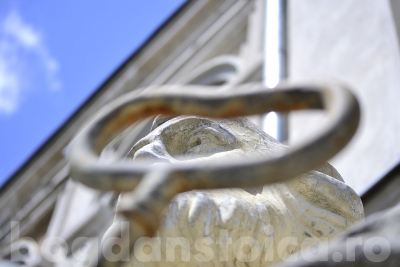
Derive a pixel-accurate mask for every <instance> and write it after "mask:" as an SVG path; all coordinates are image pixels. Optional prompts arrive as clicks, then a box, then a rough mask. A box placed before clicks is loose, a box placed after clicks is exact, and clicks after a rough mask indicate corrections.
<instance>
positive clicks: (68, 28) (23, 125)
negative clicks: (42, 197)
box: [0, 0, 185, 186]
mask: <svg viewBox="0 0 400 267" xmlns="http://www.w3.org/2000/svg"><path fill="white" fill-rule="evenodd" d="M184 2H185V1H184V0H145V1H143V0H118V1H112V0H57V1H55V0H40V1H26V0H1V1H0V186H1V185H2V184H4V182H5V181H6V180H7V179H8V178H9V177H10V176H11V175H12V174H13V173H14V172H15V171H16V170H17V169H18V168H19V167H20V166H21V165H22V164H23V163H24V162H25V161H26V160H27V159H29V157H30V156H31V155H32V154H33V153H34V152H35V151H36V150H37V149H38V148H39V147H40V146H41V144H43V143H44V142H45V141H46V139H47V138H49V137H50V136H51V135H52V133H53V132H54V131H56V130H57V128H58V127H60V126H61V125H62V123H63V122H64V121H65V120H66V119H67V118H68V117H69V116H70V115H71V114H72V113H73V111H74V110H76V109H77V108H78V107H79V106H80V105H81V104H82V103H83V102H84V100H85V99H87V98H88V97H89V96H90V95H91V94H92V93H93V92H94V91H95V90H96V89H97V88H98V87H99V86H100V85H101V84H102V82H103V81H104V80H106V78H107V77H108V76H109V75H111V74H112V73H113V71H114V70H115V69H116V68H117V67H118V66H119V65H120V64H122V63H123V62H124V60H125V59H127V57H128V56H129V55H131V54H132V53H133V52H134V51H135V50H136V49H138V48H139V47H140V46H141V44H143V42H145V41H146V39H147V38H148V37H149V36H150V35H151V34H152V33H153V32H154V31H155V30H156V29H157V28H158V27H159V26H161V25H162V24H163V22H165V20H166V19H168V18H169V17H170V16H171V15H172V14H173V12H174V11H176V10H177V9H178V8H179V7H180V6H181V5H182V4H183V3H184Z"/></svg>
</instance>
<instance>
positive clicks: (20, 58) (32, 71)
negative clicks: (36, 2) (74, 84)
mask: <svg viewBox="0 0 400 267" xmlns="http://www.w3.org/2000/svg"><path fill="white" fill-rule="evenodd" d="M58 69H59V65H58V62H57V60H56V59H55V58H53V57H52V56H51V54H50V53H49V51H48V49H47V46H46V44H45V43H44V41H43V38H42V36H41V34H40V33H39V31H37V30H36V29H35V28H34V27H33V26H32V25H30V24H29V23H27V22H25V21H24V20H23V19H22V18H21V16H20V15H19V14H18V13H17V12H11V13H9V15H8V16H7V17H6V18H5V19H4V20H2V21H0V115H2V114H11V113H13V112H14V111H16V110H17V108H18V106H19V103H20V101H21V93H22V91H23V90H26V89H29V84H32V83H34V82H35V75H36V76H40V77H39V78H41V79H44V80H45V82H46V83H47V86H48V88H49V89H51V90H59V89H60V88H61V82H60V81H59V79H58V77H57V74H58ZM36 78H37V77H36Z"/></svg>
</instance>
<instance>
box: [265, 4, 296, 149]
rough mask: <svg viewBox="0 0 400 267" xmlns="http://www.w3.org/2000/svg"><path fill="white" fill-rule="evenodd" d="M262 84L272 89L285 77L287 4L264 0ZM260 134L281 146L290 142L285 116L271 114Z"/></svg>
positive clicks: (267, 116) (282, 114) (266, 116)
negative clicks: (264, 132) (263, 133)
mask: <svg viewBox="0 0 400 267" xmlns="http://www.w3.org/2000/svg"><path fill="white" fill-rule="evenodd" d="M264 32H265V34H264V71H263V84H264V85H265V86H266V87H268V88H274V87H275V86H276V85H277V84H278V83H279V82H280V81H281V80H282V79H285V78H286V77H287V0H265V28H264ZM262 127H263V130H264V131H266V132H267V133H269V134H270V135H272V136H273V137H275V138H276V139H277V140H278V141H280V142H284V141H287V140H288V138H289V133H288V115H287V114H285V113H274V112H271V113H269V114H267V115H265V116H264V118H263V126H262Z"/></svg>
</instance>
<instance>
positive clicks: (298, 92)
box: [68, 83, 360, 266]
mask: <svg viewBox="0 0 400 267" xmlns="http://www.w3.org/2000/svg"><path fill="white" fill-rule="evenodd" d="M304 109H324V110H326V112H327V114H328V122H327V123H326V124H325V125H323V126H321V128H320V129H319V130H318V132H317V133H315V135H314V136H313V137H312V138H310V139H309V140H305V141H304V142H303V143H302V144H300V145H298V146H295V147H293V148H292V149H290V150H288V151H287V152H285V153H282V154H280V155H276V156H275V157H255V158H245V159H240V161H232V160H230V161H229V162H227V161H222V162H216V163H214V164H210V163H207V165H205V164H201V163H196V164H182V165H180V164H173V165H162V166H157V168H154V166H153V167H152V166H150V165H143V164H139V163H135V162H129V163H127V162H118V163H109V164H107V163H104V162H103V163H102V162H100V161H99V154H100V152H101V150H102V149H103V148H104V147H105V146H106V145H107V143H109V142H110V141H111V140H112V139H113V138H115V137H116V136H117V135H118V134H119V133H121V132H122V131H123V130H124V129H126V128H127V127H129V126H130V125H132V123H134V122H136V121H137V120H139V119H142V118H145V117H148V116H152V115H158V114H171V115H180V114H191V115H200V116H206V117H222V118H229V117H236V116H247V115H253V114H260V113H267V112H270V111H276V112H289V111H293V110H304ZM359 117H360V109H359V105H358V102H357V100H356V98H355V97H354V95H353V94H352V93H351V92H350V91H349V90H348V89H346V88H345V87H344V86H342V85H338V84H332V83H327V84H320V85H309V86H298V85H292V84H290V83H284V84H282V83H281V84H280V85H278V86H277V87H276V88H275V90H269V89H267V88H265V87H263V86H262V85H255V84H249V85H240V86H236V87H233V88H232V90H230V91H225V92H224V94H221V92H217V91H210V89H209V88H205V87H202V86H160V87H157V88H151V90H145V89H143V90H135V91H133V92H131V93H128V94H126V95H123V96H121V97H119V98H118V99H116V100H114V101H112V102H111V103H109V104H108V105H106V106H105V107H103V108H102V109H101V110H100V111H99V112H98V113H97V114H96V115H95V116H94V119H93V120H92V121H91V122H90V123H89V124H88V126H86V127H85V128H84V130H83V131H82V132H81V133H80V134H79V135H78V136H77V138H76V140H75V141H74V144H73V146H72V149H71V151H70V153H69V155H68V157H69V160H70V167H71V173H72V177H73V178H74V179H76V180H78V181H80V182H82V183H83V184H85V185H87V186H89V187H92V188H96V189H100V190H113V191H117V192H121V191H132V190H133V191H132V193H131V194H130V195H131V198H130V199H128V201H126V202H124V203H122V204H121V209H120V210H119V212H120V213H122V214H123V215H124V216H126V217H127V218H129V220H130V221H131V226H130V229H129V235H128V234H124V233H115V236H116V237H120V238H122V239H123V240H125V241H126V244H130V246H127V247H125V248H124V249H125V251H124V252H123V253H129V251H131V249H132V246H133V244H135V240H136V239H138V238H140V237H142V236H151V235H152V234H153V233H154V232H155V231H156V230H157V227H158V216H159V214H160V212H161V211H162V210H163V209H164V207H165V206H166V205H167V204H168V202H169V201H170V200H171V199H172V197H173V196H175V195H176V194H178V193H181V192H185V191H189V190H194V189H211V188H226V187H250V186H260V185H264V184H269V183H275V182H280V181H284V180H287V179H290V178H292V177H294V176H296V175H299V174H301V173H304V172H307V171H309V170H311V169H313V168H316V167H318V166H319V165H321V164H323V163H324V162H326V161H327V160H328V159H330V158H331V157H332V156H334V155H335V154H336V153H337V152H339V151H340V150H341V149H342V148H343V147H344V146H345V145H346V144H347V143H348V142H349V141H350V139H351V138H352V136H353V135H354V133H355V131H356V129H357V126H358V123H359ZM244 177H246V179H244ZM105 249H107V248H105ZM109 249H111V248H109ZM99 251H104V250H102V249H100V250H99ZM108 251H110V250H108ZM100 254H101V253H99V259H98V260H99V261H98V266H119V264H121V262H109V261H106V260H105V258H104V255H100Z"/></svg>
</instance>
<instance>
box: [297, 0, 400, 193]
mask: <svg viewBox="0 0 400 267" xmlns="http://www.w3.org/2000/svg"><path fill="white" fill-rule="evenodd" d="M289 19H290V23H289V25H290V26H289V27H290V28H289V30H290V34H289V42H290V46H289V58H290V68H289V75H290V77H291V78H292V79H293V80H302V81H304V80H311V79H318V80H323V79H336V80H339V81H341V82H343V83H345V84H347V85H348V86H349V87H350V88H351V89H353V90H354V93H355V94H356V95H357V97H358V99H359V101H360V103H361V108H362V118H361V124H360V127H359V130H358V132H357V134H356V136H355V138H354V139H353V141H352V142H351V143H350V144H349V145H348V146H347V147H346V148H345V149H344V151H343V152H342V153H340V154H339V155H338V156H336V157H335V158H334V159H333V160H332V161H331V163H332V164H333V165H334V166H335V167H336V168H337V169H338V171H339V172H340V173H341V174H342V176H343V177H344V179H345V180H346V182H347V183H348V184H349V185H350V186H351V187H352V188H354V189H355V190H356V191H357V192H359V193H360V192H362V191H363V190H364V189H365V188H366V186H368V185H369V184H370V183H372V182H374V180H375V179H376V178H378V177H379V175H380V174H382V173H383V172H384V171H385V170H386V169H387V168H388V167H389V166H390V165H392V164H393V162H394V161H395V160H396V159H398V158H399V157H400V145H399V141H398V138H399V136H400V108H399V101H400V56H399V45H398V40H397V37H396V30H395V26H394V23H393V18H392V13H391V10H390V4H389V2H388V1H386V0H379V1H376V0H335V1H332V0H295V1H290V8H289ZM321 119H322V116H320V115H312V116H311V115H310V113H309V112H306V113H303V114H300V115H299V114H296V115H294V116H292V117H291V122H290V139H291V143H293V142H295V141H298V140H300V139H302V138H303V136H305V135H307V134H308V133H310V132H312V131H313V129H315V127H318V125H319V124H320V120H321Z"/></svg>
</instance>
